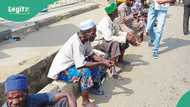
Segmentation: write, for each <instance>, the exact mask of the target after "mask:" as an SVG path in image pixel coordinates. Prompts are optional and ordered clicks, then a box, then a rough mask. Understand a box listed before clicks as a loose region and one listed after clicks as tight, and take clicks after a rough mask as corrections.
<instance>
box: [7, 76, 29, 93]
mask: <svg viewBox="0 0 190 107" xmlns="http://www.w3.org/2000/svg"><path fill="white" fill-rule="evenodd" d="M4 88H5V93H7V92H9V91H16V90H26V89H27V88H28V83H27V78H26V76H25V75H23V74H16V75H11V76H10V77H8V78H7V80H6V81H5V83H4Z"/></svg>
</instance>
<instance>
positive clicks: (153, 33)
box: [146, 0, 172, 59]
mask: <svg viewBox="0 0 190 107" xmlns="http://www.w3.org/2000/svg"><path fill="white" fill-rule="evenodd" d="M171 1H172V0H154V2H153V4H152V5H151V6H150V8H149V12H148V20H147V28H146V31H147V33H148V35H149V36H150V41H149V46H153V48H152V55H153V58H155V59H157V58H158V50H159V47H160V40H161V36H162V33H163V30H164V24H165V19H166V15H167V11H168V7H169V3H170V2H171ZM155 20H157V26H156V27H154V25H155Z"/></svg>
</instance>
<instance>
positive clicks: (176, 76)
mask: <svg viewBox="0 0 190 107" xmlns="http://www.w3.org/2000/svg"><path fill="white" fill-rule="evenodd" d="M101 12H102V9H97V10H95V11H93V12H91V13H86V14H83V15H81V16H80V17H81V18H83V17H85V18H88V17H90V18H92V19H96V20H99V19H100V17H102V13H101ZM182 14H183V8H182V7H171V8H170V10H169V12H168V18H167V22H166V26H165V31H164V35H163V38H162V43H161V50H160V58H159V59H157V60H154V59H153V58H152V56H151V49H150V48H149V47H148V46H147V42H144V43H143V44H142V45H141V46H140V47H137V48H134V47H130V49H129V50H128V51H127V52H126V54H127V59H128V60H130V61H131V62H132V65H131V66H127V67H126V69H125V70H123V72H122V73H121V74H120V75H121V78H120V79H119V80H113V79H110V78H108V79H107V80H106V82H105V84H104V86H103V87H104V90H105V95H104V96H92V101H94V102H95V103H96V104H98V105H99V106H100V107H175V105H176V103H177V101H178V100H179V98H180V96H182V95H183V94H184V93H185V92H186V91H187V90H189V87H190V76H189V75H190V72H189V64H190V56H189V52H190V35H189V36H184V35H183V34H182ZM75 18H77V21H80V19H81V18H79V17H74V18H72V19H70V20H68V22H69V21H76V20H75ZM80 102H81V98H80V99H79V104H80Z"/></svg>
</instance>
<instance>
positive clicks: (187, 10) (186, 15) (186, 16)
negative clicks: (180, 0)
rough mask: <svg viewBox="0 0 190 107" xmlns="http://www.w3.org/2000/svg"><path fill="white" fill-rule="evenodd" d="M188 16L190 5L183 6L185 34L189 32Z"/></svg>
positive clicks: (189, 14)
mask: <svg viewBox="0 0 190 107" xmlns="http://www.w3.org/2000/svg"><path fill="white" fill-rule="evenodd" d="M189 16H190V6H184V14H183V33H184V34H187V33H188V32H189Z"/></svg>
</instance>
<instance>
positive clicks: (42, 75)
mask: <svg viewBox="0 0 190 107" xmlns="http://www.w3.org/2000/svg"><path fill="white" fill-rule="evenodd" d="M98 7H99V5H98V4H97V3H93V4H92V3H91V5H88V6H83V7H82V6H81V7H80V8H78V9H75V10H71V11H68V12H66V13H60V14H57V15H54V16H52V17H46V18H43V19H41V20H36V21H34V22H33V23H32V22H31V23H30V24H29V25H25V26H23V27H20V28H18V29H11V31H12V32H11V34H12V35H14V36H15V35H16V36H23V35H26V34H29V33H31V32H35V31H37V30H39V29H40V28H42V27H45V26H47V25H50V24H53V23H56V22H58V21H60V20H62V19H66V18H69V17H72V16H75V15H78V14H81V13H84V12H87V11H90V10H93V9H96V8H98ZM0 33H1V32H0ZM56 53H57V52H55V53H53V54H51V55H50V56H48V57H46V58H44V59H42V60H40V61H39V62H38V63H36V64H34V65H32V66H30V67H28V68H26V69H25V70H23V71H21V72H20V73H22V74H25V75H26V76H27V77H28V79H29V89H30V90H29V92H30V93H36V92H38V91H40V90H41V89H42V88H44V87H45V86H46V85H48V84H49V83H51V81H52V80H50V79H48V78H47V73H48V70H49V67H50V65H51V63H52V60H53V58H54V56H55V54H56ZM34 78H35V79H34ZM52 84H54V85H51V84H50V85H48V86H47V87H49V86H52V89H54V88H55V89H57V88H56V86H57V85H55V82H52ZM59 86H60V85H59ZM62 86H63V87H64V88H63V87H62V88H61V90H62V89H64V90H67V89H69V90H72V92H73V93H75V95H77V94H78V92H77V91H78V89H77V88H75V87H76V86H75V85H74V86H73V85H71V86H69V84H68V85H66V88H65V85H62ZM77 86H78V85H77ZM58 88H59V89H60V87H58ZM43 90H46V91H51V88H50V90H49V89H48V90H47V89H43ZM40 92H42V91H40ZM0 97H1V99H0V105H2V104H3V103H4V101H5V96H4V87H3V83H0Z"/></svg>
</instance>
